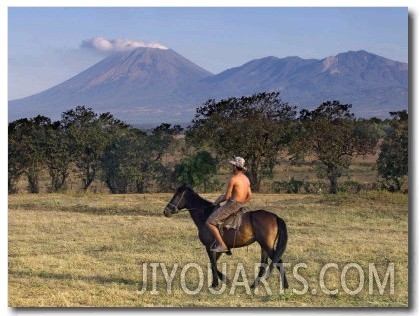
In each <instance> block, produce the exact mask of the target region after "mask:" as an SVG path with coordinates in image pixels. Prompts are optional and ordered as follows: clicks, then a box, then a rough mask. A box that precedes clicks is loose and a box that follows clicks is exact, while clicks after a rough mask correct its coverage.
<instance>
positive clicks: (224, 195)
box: [214, 177, 235, 204]
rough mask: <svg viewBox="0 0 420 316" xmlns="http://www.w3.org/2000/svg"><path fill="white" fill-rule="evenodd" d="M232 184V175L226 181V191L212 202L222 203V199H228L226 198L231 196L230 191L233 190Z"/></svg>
mask: <svg viewBox="0 0 420 316" xmlns="http://www.w3.org/2000/svg"><path fill="white" fill-rule="evenodd" d="M234 184H235V182H234V180H233V177H231V178H230V179H229V182H228V188H227V190H226V193H225V194H223V195H220V196H219V197H218V198H217V199H216V201H215V202H214V204H219V203H222V202H224V201H226V200H228V199H229V198H230V197H231V196H232V191H233V186H234Z"/></svg>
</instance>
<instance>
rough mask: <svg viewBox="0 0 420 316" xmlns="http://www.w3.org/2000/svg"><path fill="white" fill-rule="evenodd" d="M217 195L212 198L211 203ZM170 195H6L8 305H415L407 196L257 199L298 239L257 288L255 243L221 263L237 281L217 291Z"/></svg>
mask: <svg viewBox="0 0 420 316" xmlns="http://www.w3.org/2000/svg"><path fill="white" fill-rule="evenodd" d="M216 195H217V194H205V195H203V196H205V197H206V198H208V199H210V200H213V199H214V198H215V197H216ZM171 196H172V194H143V195H139V194H130V195H110V194H99V193H97V194H94V193H85V194H81V193H67V194H37V195H30V194H16V195H9V198H8V199H9V200H8V203H9V206H8V207H9V210H8V211H9V216H8V219H9V223H8V252H9V261H8V264H9V271H8V291H9V292H8V304H9V306H11V307H81V306H89V307H408V305H409V268H408V267H409V247H408V244H409V234H408V231H409V225H408V222H409V220H408V217H409V213H408V196H407V195H403V194H390V193H386V192H379V191H369V192H362V193H359V194H337V195H334V196H330V195H323V194H320V195H311V194H299V195H293V194H255V196H254V198H253V201H252V204H251V206H250V208H251V209H258V208H264V209H266V210H270V211H272V212H274V213H276V214H278V215H279V216H280V217H282V218H283V219H284V220H285V221H286V223H287V226H288V233H289V242H288V245H287V249H286V252H285V254H284V256H283V260H284V262H285V263H286V276H287V277H288V280H289V286H290V287H289V289H287V290H284V289H282V288H281V286H280V282H279V279H280V273H279V272H278V271H277V270H276V271H274V272H273V274H272V275H271V277H270V278H269V279H268V281H267V282H266V283H264V282H263V283H262V284H260V286H259V287H258V289H257V291H254V290H250V289H249V285H250V284H251V283H252V282H253V279H254V267H255V263H258V262H259V256H260V254H259V247H258V245H256V244H253V245H250V246H248V247H245V248H241V249H234V250H233V256H225V255H223V256H222V257H221V258H220V260H219V268H220V269H221V270H223V269H225V270H226V273H227V276H228V279H229V281H228V282H227V283H226V284H225V283H223V284H221V285H220V286H219V288H217V289H209V287H208V283H209V282H208V280H209V278H208V274H207V271H208V269H207V262H208V260H207V255H206V254H205V251H204V248H203V246H202V245H201V244H200V242H199V241H198V238H197V230H196V228H195V226H194V224H193V222H192V220H191V219H190V217H189V214H188V213H179V214H177V215H174V216H173V217H172V218H166V217H164V216H163V208H164V206H165V205H166V203H167V202H168V201H169V199H170V198H171Z"/></svg>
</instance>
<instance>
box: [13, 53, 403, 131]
mask: <svg viewBox="0 0 420 316" xmlns="http://www.w3.org/2000/svg"><path fill="white" fill-rule="evenodd" d="M264 91H269V92H271V91H276V92H277V91H278V92H280V98H281V100H282V101H283V102H288V103H289V104H293V105H297V106H298V107H305V108H314V107H316V106H318V105H319V104H321V103H322V102H324V101H326V100H339V101H340V102H341V103H351V104H353V108H352V110H353V112H354V113H355V114H356V115H358V116H367V117H369V116H372V115H373V116H379V117H387V116H388V112H389V111H390V110H391V111H395V110H400V109H405V108H408V64H407V63H401V62H397V61H393V60H390V59H386V58H384V57H381V56H378V55H374V54H371V53H368V52H366V51H364V50H361V51H349V52H345V53H339V54H337V55H335V56H329V57H326V58H323V59H303V58H301V57H298V56H289V57H285V58H278V57H275V56H267V57H263V58H260V59H254V60H251V61H249V62H247V63H244V64H243V65H241V66H237V67H232V68H229V69H226V70H224V71H222V72H220V73H218V74H212V73H211V72H209V71H207V70H205V69H203V68H202V67H200V66H198V65H196V64H194V63H193V62H191V61H189V60H188V59H186V58H185V57H183V56H181V55H180V54H178V53H177V52H175V51H173V50H171V49H168V50H158V49H153V48H137V49H134V50H132V51H130V52H119V53H115V54H113V55H111V56H108V57H107V58H104V59H103V60H101V61H99V62H98V63H96V64H95V65H93V66H91V67H89V68H87V69H86V70H84V71H82V72H80V73H79V74H77V75H75V76H73V77H72V78H70V79H68V80H66V81H64V82H62V83H60V84H58V85H56V86H53V87H51V88H49V89H47V90H45V91H42V92H40V93H37V94H34V95H31V96H28V97H26V98H22V99H17V100H10V101H9V121H12V120H15V119H18V118H20V117H30V116H35V115H38V114H42V115H46V116H49V117H51V118H52V119H54V120H56V119H59V118H60V115H61V114H62V112H64V111H67V110H69V109H71V108H74V107H75V106H77V105H86V106H88V107H91V108H92V109H93V110H94V111H96V112H111V113H112V114H113V115H114V116H115V117H117V118H118V119H121V120H123V121H125V122H127V123H130V124H143V123H148V124H153V123H155V124H160V123H162V122H168V123H179V122H181V121H182V122H186V121H190V120H191V119H192V118H193V116H194V113H195V109H196V108H197V107H199V106H201V105H202V104H203V103H204V102H205V101H207V100H208V99H216V100H220V99H223V98H228V97H241V96H243V95H251V94H254V93H260V92H264Z"/></svg>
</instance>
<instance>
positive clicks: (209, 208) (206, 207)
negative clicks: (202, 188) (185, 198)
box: [186, 185, 216, 215]
mask: <svg viewBox="0 0 420 316" xmlns="http://www.w3.org/2000/svg"><path fill="white" fill-rule="evenodd" d="M186 189H188V190H189V191H190V193H191V196H192V197H193V198H194V201H195V202H196V203H197V204H199V205H200V207H201V208H202V210H203V212H204V214H206V215H210V214H211V213H212V212H213V210H214V208H215V206H216V204H214V203H213V202H210V201H209V200H207V199H205V198H203V197H202V196H200V195H199V194H198V193H197V192H195V191H194V189H193V188H192V187H191V186H189V185H186Z"/></svg>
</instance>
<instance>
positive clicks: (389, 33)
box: [7, 3, 408, 100]
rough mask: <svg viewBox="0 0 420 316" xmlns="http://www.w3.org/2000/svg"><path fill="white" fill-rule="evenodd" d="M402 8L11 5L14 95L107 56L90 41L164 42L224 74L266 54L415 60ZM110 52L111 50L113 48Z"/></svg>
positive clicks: (11, 87) (37, 89)
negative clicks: (364, 54) (362, 54)
mask: <svg viewBox="0 0 420 316" xmlns="http://www.w3.org/2000/svg"><path fill="white" fill-rule="evenodd" d="M400 5H401V6H402V7H370V8H369V7H328V8H321V7H194V8H193V7H119V8H118V7H78V8H77V7H55V8H53V7H13V6H9V8H8V10H7V11H8V12H7V14H8V25H7V29H8V99H9V100H12V99H16V98H20V97H25V96H28V95H31V94H34V93H37V92H41V91H43V90H45V89H47V88H50V87H52V86H54V85H56V84H59V83H61V82H63V81H64V80H66V79H69V78H71V77H72V76H74V75H76V74H78V73H80V72H81V71H83V70H84V69H86V68H88V67H90V66H92V65H93V64H95V63H96V62H98V61H99V60H101V59H102V58H104V57H105V56H106V53H104V52H103V51H98V50H95V49H92V48H93V46H92V45H91V47H90V49H88V48H86V47H87V46H88V45H82V43H90V42H89V41H90V40H92V39H94V38H98V37H101V38H103V40H105V41H108V43H110V42H111V41H114V42H115V41H117V40H125V41H126V42H130V43H139V42H142V43H144V44H145V45H149V44H151V43H160V44H161V45H163V46H166V47H168V48H171V49H173V50H175V51H176V52H178V53H179V54H181V55H182V56H184V57H186V58H187V59H189V60H191V61H192V62H194V63H196V64H197V65H199V66H201V67H203V68H204V69H206V70H208V71H210V72H213V73H219V72H221V71H223V70H226V69H228V68H231V67H236V66H240V65H242V64H244V63H245V62H248V61H250V60H252V59H256V58H262V57H266V56H276V57H280V58H283V57H287V56H300V57H302V58H317V59H321V58H325V57H328V56H331V55H336V54H337V53H341V52H346V51H349V50H361V49H363V50H366V51H368V52H371V53H374V54H377V55H380V56H383V57H386V58H390V59H393V60H398V61H402V62H407V61H408V10H407V6H405V7H404V6H403V3H401V4H400ZM109 52H110V51H108V53H109Z"/></svg>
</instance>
